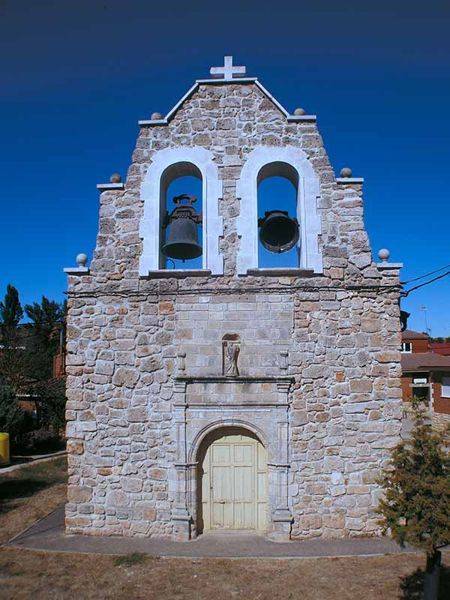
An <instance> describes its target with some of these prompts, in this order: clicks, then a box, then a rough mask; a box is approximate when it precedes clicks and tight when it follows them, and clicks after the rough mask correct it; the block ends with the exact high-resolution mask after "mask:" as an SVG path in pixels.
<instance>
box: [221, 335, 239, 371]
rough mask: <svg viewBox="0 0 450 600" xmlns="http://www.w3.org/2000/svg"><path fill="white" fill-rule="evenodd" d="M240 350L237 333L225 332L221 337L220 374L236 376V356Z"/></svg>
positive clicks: (237, 368) (237, 369) (237, 356)
mask: <svg viewBox="0 0 450 600" xmlns="http://www.w3.org/2000/svg"><path fill="white" fill-rule="evenodd" d="M240 351H241V340H240V338H239V335H238V334H237V333H226V334H225V335H224V336H223V338H222V375H225V377H238V376H239V367H238V358H239V353H240Z"/></svg>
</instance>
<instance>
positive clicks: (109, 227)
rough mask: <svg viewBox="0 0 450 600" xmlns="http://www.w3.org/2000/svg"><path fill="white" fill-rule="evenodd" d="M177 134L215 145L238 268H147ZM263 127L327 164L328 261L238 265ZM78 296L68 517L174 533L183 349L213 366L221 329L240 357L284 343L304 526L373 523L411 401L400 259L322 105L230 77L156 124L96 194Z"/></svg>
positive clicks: (72, 303) (296, 517)
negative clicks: (92, 240)
mask: <svg viewBox="0 0 450 600" xmlns="http://www.w3.org/2000/svg"><path fill="white" fill-rule="evenodd" d="M180 145H182V146H183V145H185V146H192V145H199V146H204V147H206V148H208V149H209V150H211V151H212V152H213V153H214V155H215V157H216V162H217V165H218V167H219V172H220V177H221V179H222V181H223V198H222V199H221V201H220V213H221V215H222V216H223V219H224V237H223V239H222V240H221V241H220V248H221V251H222V253H223V256H224V261H225V275H224V276H223V277H207V276H205V277H185V278H164V279H158V278H156V279H147V278H139V276H138V261H139V256H140V252H141V250H142V241H141V239H140V237H139V221H140V218H141V216H142V211H143V203H142V200H141V198H140V185H141V182H142V178H143V176H144V175H145V173H146V170H147V168H148V166H149V164H150V163H151V160H152V155H153V154H154V152H156V151H158V150H159V149H162V148H166V147H174V146H180ZM258 145H268V146H270V145H293V146H298V147H300V148H302V149H303V150H304V151H305V152H306V153H307V154H308V156H309V159H310V161H311V163H312V165H313V167H314V169H315V170H316V172H317V173H318V174H319V177H320V182H321V196H320V198H319V199H318V207H319V210H320V214H321V219H322V235H321V239H320V246H321V248H322V252H323V261H324V271H323V275H320V276H314V277H307V276H301V275H299V276H246V277H237V276H236V275H235V266H236V252H237V249H238V247H239V239H238V236H237V235H236V217H237V216H238V214H239V212H240V199H239V198H236V193H235V186H236V181H237V179H238V178H239V175H240V170H241V168H242V165H243V164H244V162H245V157H246V155H247V154H248V153H249V152H250V151H251V150H252V149H253V148H255V147H256V146H258ZM68 304H69V315H68V329H67V337H68V342H67V353H68V354H67V395H68V403H67V419H68V426H67V436H68V451H69V490H68V504H67V507H66V527H67V531H68V532H70V533H85V534H91V535H112V534H117V535H155V536H169V535H171V534H172V533H173V523H172V519H171V514H172V509H173V503H174V498H173V497H172V493H171V491H170V486H169V479H170V470H171V468H172V467H173V464H174V462H175V455H176V435H175V427H174V423H173V394H174V379H173V378H174V375H175V374H176V357H177V354H178V353H180V351H183V352H186V373H188V374H193V375H194V374H195V375H202V374H211V375H214V374H218V373H220V369H221V343H220V340H221V338H222V335H223V334H224V333H238V334H239V335H240V337H241V343H242V351H241V362H240V368H241V371H242V374H243V375H249V376H251V375H254V376H258V375H274V376H275V375H278V374H280V372H281V371H280V366H279V362H278V355H279V351H280V350H283V351H284V350H287V351H288V352H289V354H288V363H289V368H288V373H289V375H292V376H293V377H294V378H295V383H294V385H293V388H292V390H291V394H290V396H291V397H290V402H291V405H290V411H289V426H290V434H289V436H290V437H289V462H290V469H289V506H290V510H291V512H292V514H293V526H292V535H293V537H310V536H321V535H322V536H328V537H331V536H337V537H341V536H346V535H367V534H374V533H378V529H377V526H376V520H375V516H374V508H375V506H376V504H377V499H378V494H379V490H378V488H377V486H376V484H375V478H376V476H377V474H378V472H379V469H380V468H381V467H382V466H383V465H384V464H385V461H386V460H387V457H388V452H389V449H390V448H391V447H392V446H393V445H394V444H395V443H396V441H397V439H398V435H399V431H400V418H401V392H400V354H399V347H400V332H399V309H398V272H397V271H384V270H381V269H378V268H377V267H376V265H375V264H374V263H373V262H372V259H371V252H370V247H369V243H368V238H367V234H366V232H365V228H364V223H363V208H362V190H361V186H360V185H359V184H351V183H349V184H345V185H344V184H342V183H337V182H336V180H335V177H334V174H333V171H332V168H331V166H330V164H329V161H328V158H327V155H326V152H325V149H324V147H323V144H322V140H321V137H320V135H319V133H318V130H317V127H316V124H315V123H310V122H299V123H288V122H287V121H286V118H285V117H284V115H282V113H281V112H280V111H279V110H278V109H277V108H276V107H275V105H274V104H273V103H272V102H271V101H270V100H269V99H268V98H267V97H265V96H264V95H263V93H262V92H261V91H260V90H259V88H257V87H256V86H255V85H254V84H226V85H225V84H224V85H220V84H219V85H201V86H200V88H199V89H198V91H197V92H195V93H194V94H193V96H192V97H191V98H190V99H188V100H187V101H186V102H185V103H184V104H183V106H182V107H181V108H180V110H179V111H178V112H177V114H176V115H175V117H174V118H173V120H172V121H171V122H170V123H169V124H168V125H166V126H160V127H143V128H142V129H141V131H140V134H139V137H138V140H137V145H136V149H135V151H134V153H133V160H132V164H131V166H130V168H129V171H128V176H127V179H126V183H125V189H124V190H123V191H121V190H115V191H106V192H104V193H103V194H101V197H100V222H99V233H98V237H97V245H96V249H95V254H94V258H93V261H92V264H91V270H90V273H89V274H87V275H83V276H70V277H69V302H68Z"/></svg>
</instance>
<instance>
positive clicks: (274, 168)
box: [257, 161, 300, 268]
mask: <svg viewBox="0 0 450 600" xmlns="http://www.w3.org/2000/svg"><path fill="white" fill-rule="evenodd" d="M257 187H258V267H259V268H277V267H293V268H296V267H299V265H300V226H299V223H298V220H297V219H298V212H299V211H298V188H299V176H298V172H297V170H296V169H295V168H294V167H292V166H291V165H290V164H288V163H285V162H279V161H276V162H272V163H269V164H266V165H264V166H263V167H262V168H261V169H260V171H259V173H258V176H257Z"/></svg>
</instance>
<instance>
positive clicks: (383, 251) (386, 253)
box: [378, 248, 391, 262]
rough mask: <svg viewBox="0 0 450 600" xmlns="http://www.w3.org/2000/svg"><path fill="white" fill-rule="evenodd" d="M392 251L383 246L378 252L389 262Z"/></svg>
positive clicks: (381, 257) (380, 256)
mask: <svg viewBox="0 0 450 600" xmlns="http://www.w3.org/2000/svg"><path fill="white" fill-rule="evenodd" d="M390 255H391V253H390V252H389V250H388V249H387V248H381V250H380V251H379V252H378V257H379V258H380V259H381V260H382V261H383V262H387V261H388V260H389V257H390Z"/></svg>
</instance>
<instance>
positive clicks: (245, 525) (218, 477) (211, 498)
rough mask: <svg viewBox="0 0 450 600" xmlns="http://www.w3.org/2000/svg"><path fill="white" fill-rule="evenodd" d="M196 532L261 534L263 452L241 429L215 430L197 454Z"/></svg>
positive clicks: (264, 511)
mask: <svg viewBox="0 0 450 600" xmlns="http://www.w3.org/2000/svg"><path fill="white" fill-rule="evenodd" d="M197 464H198V468H197V531H198V533H201V532H204V531H211V530H225V531H227V530H253V531H265V530H266V529H267V521H268V490H267V488H268V485H267V451H266V448H265V447H264V446H263V444H262V443H261V442H260V440H259V439H258V437H257V436H256V435H255V434H254V433H252V432H251V431H248V430H247V429H244V428H241V427H225V428H221V429H220V430H215V431H214V432H212V433H211V434H209V435H208V436H206V438H205V439H204V440H203V442H202V444H201V446H200V449H199V452H198V463H197Z"/></svg>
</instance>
